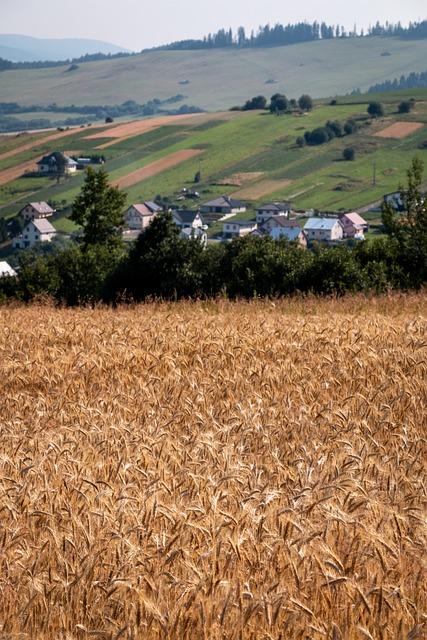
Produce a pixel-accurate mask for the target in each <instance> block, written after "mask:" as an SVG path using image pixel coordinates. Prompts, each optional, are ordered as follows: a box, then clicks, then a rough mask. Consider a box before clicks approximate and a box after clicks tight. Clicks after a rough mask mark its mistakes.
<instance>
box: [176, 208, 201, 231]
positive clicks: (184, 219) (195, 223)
mask: <svg viewBox="0 0 427 640" xmlns="http://www.w3.org/2000/svg"><path fill="white" fill-rule="evenodd" d="M172 217H173V221H174V222H175V224H176V225H178V227H179V228H180V229H202V228H206V225H205V224H204V223H203V219H202V217H201V215H200V211H186V210H181V209H180V210H177V211H173V212H172Z"/></svg>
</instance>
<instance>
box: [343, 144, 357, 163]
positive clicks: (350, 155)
mask: <svg viewBox="0 0 427 640" xmlns="http://www.w3.org/2000/svg"><path fill="white" fill-rule="evenodd" d="M355 156H356V152H355V150H354V149H353V147H346V148H345V149H344V151H343V152H342V157H343V158H344V160H354V158H355Z"/></svg>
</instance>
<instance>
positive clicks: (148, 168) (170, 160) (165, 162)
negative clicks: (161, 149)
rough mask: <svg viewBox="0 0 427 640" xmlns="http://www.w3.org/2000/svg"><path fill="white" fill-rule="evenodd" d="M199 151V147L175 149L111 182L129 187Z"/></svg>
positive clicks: (183, 160)
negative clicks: (173, 151) (163, 156)
mask: <svg viewBox="0 0 427 640" xmlns="http://www.w3.org/2000/svg"><path fill="white" fill-rule="evenodd" d="M200 153H202V151H201V149H183V150H182V151H176V152H175V153H171V154H170V155H169V156H166V158H161V159H160V160H156V161H155V162H150V164H147V165H145V167H141V169H137V170H136V171H132V172H131V173H128V174H127V175H125V176H122V177H121V178H118V179H117V180H114V181H113V184H114V185H115V186H117V187H120V188H121V189H124V188H126V187H131V186H132V185H134V184H137V183H138V182H142V181H143V180H146V179H147V178H151V177H152V176H155V175H157V174H158V173H162V172H163V171H166V169H171V168H172V167H175V166H176V165H177V164H181V162H185V160H188V159H189V158H194V156H198V155H199V154H200Z"/></svg>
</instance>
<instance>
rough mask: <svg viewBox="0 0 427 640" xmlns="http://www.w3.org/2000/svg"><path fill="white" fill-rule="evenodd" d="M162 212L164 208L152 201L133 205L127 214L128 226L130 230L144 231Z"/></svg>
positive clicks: (126, 221)
mask: <svg viewBox="0 0 427 640" xmlns="http://www.w3.org/2000/svg"><path fill="white" fill-rule="evenodd" d="M160 211H162V207H159V205H158V204H156V203H155V202H151V201H150V200H146V201H145V202H140V203H136V204H131V206H130V207H129V209H128V210H127V211H126V213H125V223H126V226H127V228H128V229H132V230H139V231H142V229H145V228H146V227H148V225H149V224H150V222H151V220H152V219H153V218H154V217H155V216H156V215H157V214H158V213H159V212H160Z"/></svg>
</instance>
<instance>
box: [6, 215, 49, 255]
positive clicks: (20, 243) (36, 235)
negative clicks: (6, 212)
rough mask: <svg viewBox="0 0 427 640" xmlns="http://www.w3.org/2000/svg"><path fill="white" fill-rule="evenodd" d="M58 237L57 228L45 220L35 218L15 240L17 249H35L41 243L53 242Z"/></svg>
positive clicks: (14, 244)
mask: <svg viewBox="0 0 427 640" xmlns="http://www.w3.org/2000/svg"><path fill="white" fill-rule="evenodd" d="M55 235H56V230H55V227H53V226H52V225H51V224H50V222H49V220H46V219H45V218H35V219H34V220H30V222H29V223H28V224H27V225H26V226H25V227H24V229H23V231H22V233H21V235H19V236H17V237H16V238H14V240H13V247H14V248H15V249H26V248H28V247H34V245H35V244H37V243H39V242H51V241H52V239H53V238H54V237H55Z"/></svg>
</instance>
